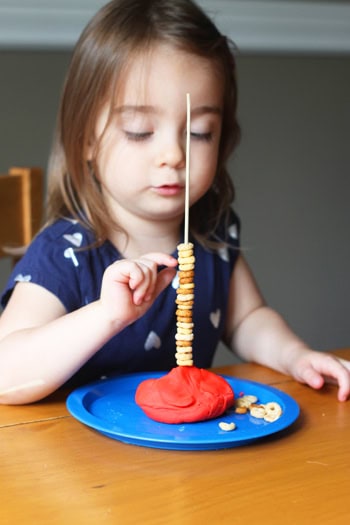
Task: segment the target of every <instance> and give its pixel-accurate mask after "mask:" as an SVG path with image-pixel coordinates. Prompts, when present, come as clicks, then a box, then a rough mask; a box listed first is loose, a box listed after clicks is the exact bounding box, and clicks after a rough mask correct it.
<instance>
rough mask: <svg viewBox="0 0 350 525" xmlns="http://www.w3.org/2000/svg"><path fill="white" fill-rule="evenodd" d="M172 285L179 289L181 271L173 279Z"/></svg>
mask: <svg viewBox="0 0 350 525" xmlns="http://www.w3.org/2000/svg"><path fill="white" fill-rule="evenodd" d="M171 286H172V287H173V288H174V290H177V288H178V286H179V273H178V272H176V275H175V277H174V279H173V280H172V281H171Z"/></svg>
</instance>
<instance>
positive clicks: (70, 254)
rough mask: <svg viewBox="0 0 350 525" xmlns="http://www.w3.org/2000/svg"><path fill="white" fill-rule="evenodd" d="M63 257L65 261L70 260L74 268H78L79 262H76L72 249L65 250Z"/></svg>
mask: <svg viewBox="0 0 350 525" xmlns="http://www.w3.org/2000/svg"><path fill="white" fill-rule="evenodd" d="M63 255H64V256H65V258H66V259H72V262H73V264H74V266H76V267H78V266H79V262H78V259H77V258H76V255H75V253H74V250H73V248H67V249H66V250H64V253H63Z"/></svg>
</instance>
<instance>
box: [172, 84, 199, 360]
mask: <svg viewBox="0 0 350 525" xmlns="http://www.w3.org/2000/svg"><path fill="white" fill-rule="evenodd" d="M186 99H187V126H186V132H187V133H186V182H185V217H184V242H183V243H182V244H179V245H178V247H177V248H178V260H179V287H178V289H177V299H176V304H177V310H176V316H177V330H176V335H175V339H176V355H175V357H176V364H177V365H178V366H193V355H192V341H193V322H192V305H193V299H194V283H193V277H192V282H190V281H191V277H190V278H189V277H188V274H190V275H191V276H193V270H194V261H195V258H194V256H193V244H192V243H190V242H189V240H188V237H189V208H190V205H189V201H190V139H191V100H190V95H189V94H188V93H187V95H186ZM183 274H187V275H186V277H184V276H183Z"/></svg>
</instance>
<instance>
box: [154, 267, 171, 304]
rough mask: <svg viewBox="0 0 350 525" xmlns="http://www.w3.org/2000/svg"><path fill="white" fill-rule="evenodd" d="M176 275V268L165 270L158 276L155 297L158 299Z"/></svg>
mask: <svg viewBox="0 0 350 525" xmlns="http://www.w3.org/2000/svg"><path fill="white" fill-rule="evenodd" d="M175 274H176V269H175V268H165V269H164V270H161V271H160V272H159V274H158V278H157V283H156V287H155V291H154V295H155V297H157V296H158V295H159V294H160V293H161V292H162V291H163V290H164V289H165V288H166V287H167V286H169V284H170V283H171V281H172V280H173V279H174V277H175Z"/></svg>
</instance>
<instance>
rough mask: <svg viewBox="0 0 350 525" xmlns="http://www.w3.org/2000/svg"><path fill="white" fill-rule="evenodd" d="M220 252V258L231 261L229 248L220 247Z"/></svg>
mask: <svg viewBox="0 0 350 525" xmlns="http://www.w3.org/2000/svg"><path fill="white" fill-rule="evenodd" d="M218 254H219V257H220V259H222V260H223V261H225V262H229V260H230V257H229V254H228V249H227V248H225V247H223V248H219V249H218Z"/></svg>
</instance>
